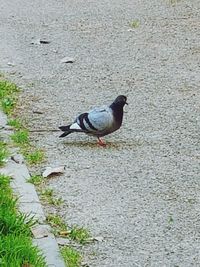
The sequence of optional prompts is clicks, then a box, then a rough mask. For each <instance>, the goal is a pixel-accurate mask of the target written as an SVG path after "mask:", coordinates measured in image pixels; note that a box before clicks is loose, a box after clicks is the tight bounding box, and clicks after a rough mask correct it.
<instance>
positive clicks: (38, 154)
mask: <svg viewBox="0 0 200 267" xmlns="http://www.w3.org/2000/svg"><path fill="white" fill-rule="evenodd" d="M23 154H24V156H25V159H26V160H27V161H28V163H29V164H31V165H33V164H39V163H42V162H43V161H44V152H43V151H42V150H41V149H35V150H34V151H31V152H27V151H26V152H25V153H23Z"/></svg>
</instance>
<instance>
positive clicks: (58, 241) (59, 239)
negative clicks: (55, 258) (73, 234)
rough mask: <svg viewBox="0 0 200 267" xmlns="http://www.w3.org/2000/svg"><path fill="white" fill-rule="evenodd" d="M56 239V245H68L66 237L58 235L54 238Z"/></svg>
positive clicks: (68, 241)
mask: <svg viewBox="0 0 200 267" xmlns="http://www.w3.org/2000/svg"><path fill="white" fill-rule="evenodd" d="M56 241H57V243H58V245H60V246H67V245H70V240H69V239H66V238H62V237H58V238H56Z"/></svg>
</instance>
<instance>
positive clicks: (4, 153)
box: [0, 141, 9, 166]
mask: <svg viewBox="0 0 200 267" xmlns="http://www.w3.org/2000/svg"><path fill="white" fill-rule="evenodd" d="M8 154H9V153H8V150H7V148H6V144H5V143H4V142H2V141H0V166H3V165H4V163H5V161H6V159H7V157H8Z"/></svg>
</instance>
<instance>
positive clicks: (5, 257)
mask: <svg viewBox="0 0 200 267" xmlns="http://www.w3.org/2000/svg"><path fill="white" fill-rule="evenodd" d="M16 206H17V199H16V198H15V197H14V196H13V193H12V190H11V188H10V177H8V176H5V175H2V174H0V233H1V234H0V266H2V267H22V266H23V265H25V264H27V266H38V267H45V266H46V264H45V262H44V258H43V256H42V255H41V253H40V251H39V249H38V248H37V247H35V246H33V244H32V239H31V236H32V234H31V229H30V227H31V226H33V225H34V224H35V222H34V221H33V219H32V218H29V217H28V216H26V215H23V214H21V213H19V212H18V211H17V208H16Z"/></svg>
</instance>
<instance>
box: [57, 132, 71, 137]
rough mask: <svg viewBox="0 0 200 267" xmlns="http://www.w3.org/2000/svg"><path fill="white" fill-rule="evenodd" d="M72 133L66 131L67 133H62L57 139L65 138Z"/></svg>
mask: <svg viewBox="0 0 200 267" xmlns="http://www.w3.org/2000/svg"><path fill="white" fill-rule="evenodd" d="M70 133H72V131H67V132H64V133H62V134H61V135H60V136H59V137H65V136H67V135H68V134H70Z"/></svg>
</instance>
